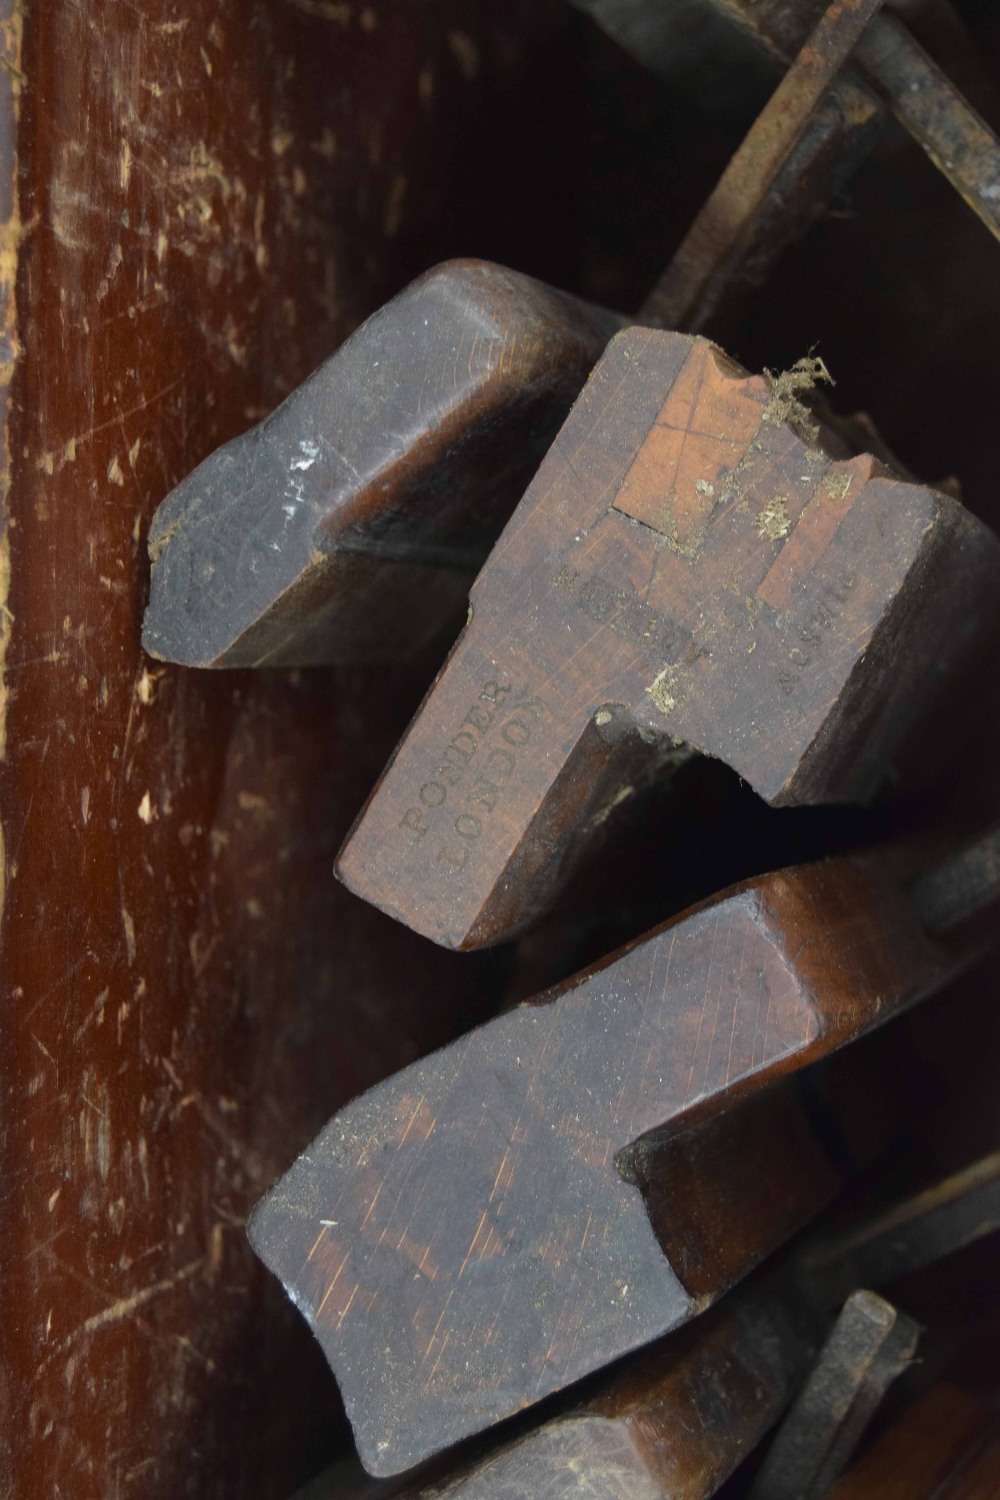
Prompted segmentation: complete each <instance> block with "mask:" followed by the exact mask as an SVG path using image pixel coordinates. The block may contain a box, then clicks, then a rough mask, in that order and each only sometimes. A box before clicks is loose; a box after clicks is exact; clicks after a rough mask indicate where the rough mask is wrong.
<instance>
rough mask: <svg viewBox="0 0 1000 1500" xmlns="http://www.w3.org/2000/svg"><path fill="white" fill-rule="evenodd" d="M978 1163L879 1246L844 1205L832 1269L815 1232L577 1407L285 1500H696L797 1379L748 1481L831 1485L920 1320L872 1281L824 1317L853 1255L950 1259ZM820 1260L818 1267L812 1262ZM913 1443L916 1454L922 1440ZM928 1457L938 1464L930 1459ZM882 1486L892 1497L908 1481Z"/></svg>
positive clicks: (827, 1247)
mask: <svg viewBox="0 0 1000 1500" xmlns="http://www.w3.org/2000/svg"><path fill="white" fill-rule="evenodd" d="M988 1170H989V1168H988V1165H987V1164H986V1163H980V1164H977V1166H976V1167H971V1168H969V1169H967V1170H966V1171H965V1172H963V1173H960V1174H958V1175H957V1176H956V1177H955V1178H953V1179H949V1180H947V1181H946V1182H944V1183H941V1184H938V1185H937V1186H936V1187H933V1188H926V1189H924V1190H922V1191H919V1192H917V1193H915V1194H912V1195H911V1196H910V1197H908V1198H906V1199H904V1200H903V1201H902V1202H901V1203H899V1204H898V1205H897V1206H896V1208H895V1210H894V1215H893V1216H894V1218H895V1222H896V1229H895V1234H894V1253H893V1256H892V1257H891V1258H887V1257H886V1256H885V1255H884V1253H883V1252H882V1249H881V1248H880V1247H881V1246H882V1245H883V1243H884V1239H885V1223H886V1219H887V1217H888V1215H887V1214H886V1213H885V1212H884V1211H883V1210H879V1211H877V1212H875V1213H874V1214H872V1213H871V1212H870V1211H863V1212H861V1213H860V1214H859V1213H858V1210H857V1205H854V1207H853V1210H852V1211H853V1213H854V1217H855V1223H854V1226H853V1229H852V1234H851V1238H852V1242H853V1246H854V1254H853V1255H850V1256H848V1257H847V1258H846V1260H845V1261H844V1262H843V1263H842V1264H841V1266H840V1268H839V1274H833V1275H831V1274H830V1270H831V1268H830V1266H829V1265H828V1264H827V1260H828V1258H829V1259H834V1258H835V1257H836V1255H837V1248H836V1245H837V1241H836V1240H833V1241H831V1237H830V1233H829V1229H828V1228H820V1229H819V1230H818V1231H817V1232H816V1234H810V1236H809V1238H808V1240H807V1241H806V1243H805V1244H804V1245H802V1244H799V1245H797V1246H795V1247H793V1249H792V1250H791V1252H790V1254H788V1255H785V1256H782V1257H780V1258H779V1261H778V1263H777V1264H772V1265H770V1266H769V1267H767V1268H766V1269H765V1270H764V1271H762V1272H759V1273H758V1274H757V1275H756V1276H754V1277H753V1278H752V1279H751V1280H750V1281H749V1282H748V1283H747V1284H746V1285H745V1286H744V1287H743V1288H741V1289H740V1290H739V1291H737V1292H734V1293H731V1294H730V1295H729V1296H728V1297H727V1298H725V1299H724V1301H723V1302H722V1303H721V1304H720V1305H719V1306H717V1307H716V1308H713V1309H712V1310H711V1311H709V1312H708V1313H706V1314H705V1315H704V1316H703V1317H701V1318H698V1319H696V1320H695V1321H694V1322H693V1323H691V1324H689V1325H688V1326H687V1327H686V1328H683V1329H681V1330H679V1331H678V1332H676V1333H674V1334H670V1335H668V1336H667V1337H666V1338H665V1339H663V1340H660V1341H658V1342H657V1343H656V1344H653V1345H651V1346H650V1347H649V1348H648V1349H646V1350H644V1351H642V1352H641V1353H640V1354H637V1355H634V1356H632V1357H631V1358H630V1359H628V1360H627V1361H625V1362H624V1363H623V1364H621V1365H620V1366H618V1367H617V1368H616V1369H614V1370H612V1371H610V1372H608V1373H607V1374H604V1375H601V1376H599V1377H597V1378H596V1379H594V1380H592V1381H590V1382H589V1383H588V1386H587V1387H586V1395H585V1396H584V1397H583V1398H582V1399H578V1400H577V1401H576V1402H575V1403H573V1402H572V1397H571V1396H568V1401H569V1404H568V1405H567V1406H566V1407H565V1408H564V1409H563V1410H561V1411H560V1412H559V1413H558V1414H557V1415H555V1416H553V1417H550V1418H549V1419H547V1420H546V1421H545V1422H543V1423H540V1424H539V1425H538V1426H537V1427H535V1428H533V1429H532V1430H531V1431H530V1432H529V1433H528V1434H527V1435H524V1436H520V1437H517V1438H514V1439H507V1440H506V1441H505V1442H504V1443H502V1444H501V1445H499V1446H494V1447H492V1448H489V1449H487V1451H486V1453H485V1455H484V1456H481V1457H478V1458H476V1459H475V1460H472V1461H459V1462H457V1463H455V1462H452V1463H450V1464H449V1462H448V1460H447V1458H445V1459H444V1460H443V1462H442V1463H441V1464H435V1465H432V1466H431V1467H430V1469H429V1470H428V1469H425V1470H424V1471H423V1472H422V1476H421V1478H419V1479H410V1480H406V1479H404V1480H402V1481H391V1480H389V1481H382V1480H373V1479H371V1478H369V1477H367V1476H366V1475H364V1474H363V1473H362V1471H361V1470H360V1468H359V1466H358V1465H357V1464H356V1463H354V1464H352V1463H349V1462H347V1463H344V1464H343V1465H340V1466H338V1467H337V1468H336V1469H335V1470H330V1471H328V1472H327V1473H325V1474H323V1475H322V1476H320V1477H319V1478H318V1479H317V1480H315V1481H314V1482H313V1483H312V1484H311V1485H309V1486H308V1487H307V1489H306V1490H304V1491H302V1492H301V1494H300V1495H297V1496H296V1500H333V1497H335V1496H336V1497H338V1500H339V1497H341V1496H343V1497H344V1500H347V1497H350V1500H387V1497H389V1496H399V1497H404V1496H405V1497H407V1500H432V1497H438V1496H455V1497H456V1500H458V1497H461V1500H519V1497H520V1496H521V1495H524V1494H531V1495H533V1496H534V1495H538V1496H544V1497H545V1500H571V1497H573V1500H575V1497H579V1496H581V1495H587V1496H588V1497H599V1500H635V1497H636V1496H642V1497H647V1496H648V1497H649V1500H677V1496H678V1495H682V1496H683V1497H684V1500H707V1497H709V1496H711V1495H714V1494H715V1493H716V1492H717V1490H718V1489H719V1487H720V1485H721V1484H723V1483H724V1481H725V1479H726V1478H727V1476H728V1475H729V1474H730V1473H731V1472H732V1470H733V1469H734V1468H735V1467H736V1466H737V1465H738V1464H739V1463H740V1462H741V1461H742V1459H744V1458H745V1457H746V1456H747V1455H748V1454H749V1453H750V1451H751V1450H752V1449H753V1448H754V1447H755V1445H756V1444H757V1443H758V1442H759V1441H760V1439H761V1438H762V1437H763V1436H764V1434H765V1432H766V1430H767V1429H768V1428H769V1427H770V1426H771V1425H772V1424H773V1423H774V1422H775V1419H776V1418H777V1417H778V1415H779V1414H780V1413H781V1411H782V1410H783V1408H784V1407H785V1406H786V1405H787V1403H788V1401H789V1399H790V1397H792V1395H793V1394H794V1393H795V1392H796V1391H797V1392H798V1394H797V1396H796V1397H795V1401H794V1404H793V1405H792V1407H791V1409H790V1410H789V1412H788V1414H787V1416H786V1417H785V1419H784V1422H783V1424H782V1427H781V1429H780V1431H779V1434H778V1436H777V1437H776V1439H775V1441H774V1445H773V1448H772V1449H771V1450H770V1451H769V1454H768V1457H767V1458H766V1459H765V1461H764V1464H763V1467H762V1468H761V1470H760V1471H759V1473H760V1476H761V1477H760V1480H759V1481H758V1482H759V1483H760V1484H761V1485H763V1484H764V1483H765V1482H766V1483H767V1484H770V1483H771V1482H772V1480H774V1478H775V1475H777V1480H778V1482H779V1483H784V1485H785V1491H784V1492H785V1493H786V1494H787V1493H791V1494H794V1495H796V1496H801V1495H805V1494H807V1493H815V1492H816V1491H817V1490H818V1492H819V1493H821V1494H827V1493H828V1492H829V1488H830V1485H831V1483H833V1482H835V1480H836V1470H837V1469H838V1467H839V1466H840V1465H841V1464H843V1463H844V1462H846V1461H847V1460H848V1459H849V1457H850V1452H849V1449H850V1447H851V1442H850V1441H845V1439H848V1440H850V1439H853V1438H855V1437H856V1436H857V1434H858V1431H859V1430H860V1429H861V1428H862V1427H863V1426H864V1424H865V1421H866V1420H868V1419H869V1418H870V1417H871V1414H872V1411H873V1409H874V1407H875V1406H876V1405H877V1404H878V1401H879V1400H880V1398H881V1395H882V1394H883V1393H884V1390H885V1387H886V1386H887V1385H888V1384H889V1382H890V1381H891V1380H893V1379H895V1378H896V1377H897V1376H898V1375H900V1374H901V1373H902V1372H903V1370H904V1368H905V1366H906V1364H907V1362H908V1361H909V1360H910V1359H911V1357H912V1353H913V1345H914V1340H915V1336H916V1334H917V1332H918V1329H917V1327H916V1325H915V1324H914V1322H913V1320H912V1319H911V1318H908V1317H907V1315H906V1314H905V1313H902V1312H900V1311H899V1310H898V1309H897V1308H895V1307H894V1306H893V1305H892V1304H891V1303H889V1302H887V1301H886V1300H885V1299H884V1298H882V1297H879V1296H876V1295H875V1294H874V1293H873V1292H869V1291H860V1292H859V1291H852V1292H850V1293H849V1294H848V1295H847V1300H846V1302H845V1303H844V1306H843V1307H842V1308H841V1310H840V1313H839V1316H838V1317H837V1318H836V1319H833V1314H834V1312H835V1310H836V1309H837V1307H838V1305H839V1303H840V1301H841V1299H842V1298H843V1297H844V1291H843V1288H844V1287H845V1286H850V1284H851V1282H850V1278H851V1274H852V1272H853V1271H854V1270H855V1269H856V1268H857V1266H858V1264H859V1263H861V1264H863V1266H864V1267H865V1269H866V1271H871V1272H872V1273H873V1275H874V1278H875V1280H876V1282H877V1283H878V1284H880V1285H881V1284H883V1283H884V1282H885V1281H891V1280H893V1279H894V1278H896V1277H898V1276H899V1275H900V1274H901V1273H902V1272H908V1271H912V1270H913V1269H914V1268H915V1267H918V1266H923V1265H926V1264H927V1262H928V1260H929V1259H932V1258H937V1257H940V1256H947V1255H948V1254H950V1253H951V1251H953V1250H954V1249H955V1248H956V1247H957V1246H958V1245H960V1244H963V1243H967V1242H968V1241H967V1229H966V1226H967V1221H968V1219H969V1217H970V1214H971V1212H972V1211H973V1210H974V1209H975V1207H976V1206H977V1205H978V1207H979V1209H980V1215H979V1222H980V1225H981V1230H980V1232H981V1233H987V1232H988V1229H987V1227H986V1225H987V1221H988V1213H987V1214H984V1213H983V1212H982V1209H983V1205H982V1203H981V1201H979V1200H978V1194H977V1188H976V1185H975V1180H974V1179H975V1178H977V1177H981V1176H982V1175H983V1173H984V1172H988ZM932 1197H934V1198H936V1199H937V1200H938V1201H939V1202H940V1203H942V1204H943V1203H944V1202H945V1200H947V1202H948V1204H949V1205H950V1207H949V1208H948V1209H947V1210H946V1216H947V1219H948V1222H949V1224H950V1232H949V1233H939V1234H938V1235H937V1236H936V1238H935V1246H934V1248H933V1250H932V1251H931V1253H930V1254H929V1253H928V1251H929V1246H928V1236H927V1232H926V1231H927V1224H928V1220H929V1218H930V1217H933V1212H932V1210H930V1209H929V1207H928V1204H929V1200H930V1199H931V1198H932ZM994 1217H995V1216H994ZM821 1265H822V1266H823V1267H824V1271H822V1272H820V1274H817V1270H818V1267H820V1266H821ZM831 1320H832V1321H831ZM817 1349H818V1355H817V1357H816V1359H815V1363H814V1364H812V1368H811V1370H810V1364H811V1362H812V1361H813V1356H814V1354H816V1352H817ZM952 1389H953V1388H952ZM956 1394H957V1393H956ZM943 1405H944V1410H943V1412H942V1416H943V1424H937V1431H936V1432H935V1436H934V1440H933V1441H934V1443H935V1444H940V1441H941V1438H942V1436H943V1434H942V1432H941V1430H940V1429H941V1425H945V1426H946V1424H947V1422H948V1415H947V1412H948V1403H947V1402H945V1403H944V1404H943ZM919 1407H920V1403H918V1409H919ZM951 1416H952V1418H953V1419H955V1420H953V1423H952V1425H953V1433H954V1446H955V1447H956V1449H959V1450H961V1451H962V1452H963V1453H964V1452H965V1451H966V1447H967V1445H968V1441H969V1438H970V1436H971V1435H972V1434H974V1433H977V1432H978V1431H979V1429H978V1427H977V1426H976V1424H975V1422H973V1423H972V1424H971V1428H970V1427H969V1424H968V1423H967V1418H968V1416H969V1412H968V1410H965V1411H963V1409H962V1408H961V1406H958V1407H955V1406H954V1405H953V1406H952V1407H951ZM933 1425H934V1424H932V1429H933ZM891 1446H892V1445H891ZM893 1451H896V1452H897V1458H898V1450H895V1449H893ZM919 1451H921V1452H923V1453H924V1454H925V1455H926V1454H927V1449H926V1448H922V1449H919ZM949 1451H950V1448H949ZM865 1467H866V1464H865V1461H864V1460H862V1462H861V1469H862V1471H864V1469H865ZM887 1467H888V1465H887V1463H886V1462H885V1461H884V1460H883V1459H882V1458H881V1457H880V1459H879V1463H878V1465H877V1467H876V1473H878V1474H880V1475H884V1474H885V1472H886V1471H887ZM928 1467H929V1471H930V1473H932V1474H933V1473H935V1472H936V1471H935V1466H934V1464H933V1462H932V1463H931V1464H930V1465H928ZM906 1472H908V1473H909V1472H910V1471H909V1470H908V1469H907V1470H906ZM939 1477H940V1476H939ZM813 1481H815V1485H814V1490H813V1491H810V1490H809V1489H808V1485H809V1484H810V1483H811V1482H813ZM932 1487H933V1486H932ZM766 1492H767V1491H765V1493H766ZM779 1492H780V1491H779ZM754 1493H755V1500H756V1491H755V1492H754ZM839 1493H840V1492H839V1490H838V1491H837V1494H838V1495H839ZM851 1493H852V1494H853V1493H855V1492H854V1491H851ZM858 1493H861V1491H858ZM863 1493H865V1494H868V1493H869V1491H868V1490H865V1491H864V1492H863ZM872 1493H879V1492H878V1491H877V1490H876V1491H873V1492H872ZM892 1493H893V1495H895V1494H897V1493H898V1494H899V1495H900V1497H901V1500H902V1497H903V1496H904V1494H906V1493H907V1492H905V1491H904V1490H902V1489H900V1490H899V1491H896V1490H893V1491H892ZM920 1493H921V1494H924V1493H925V1492H924V1491H923V1490H921V1491H920ZM949 1493H950V1492H949ZM973 1493H975V1492H973Z"/></svg>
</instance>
